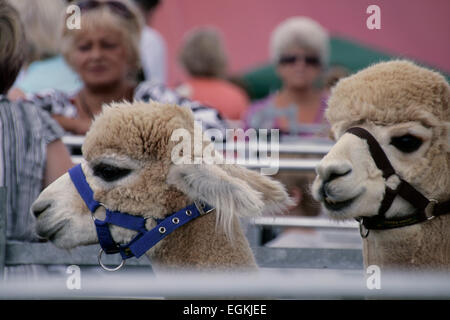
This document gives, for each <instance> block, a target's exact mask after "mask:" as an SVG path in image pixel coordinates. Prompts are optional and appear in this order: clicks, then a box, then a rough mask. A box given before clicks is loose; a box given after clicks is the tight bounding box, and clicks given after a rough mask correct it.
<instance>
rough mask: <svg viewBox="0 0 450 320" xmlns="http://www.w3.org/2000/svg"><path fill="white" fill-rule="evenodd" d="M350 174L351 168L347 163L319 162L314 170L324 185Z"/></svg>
mask: <svg viewBox="0 0 450 320" xmlns="http://www.w3.org/2000/svg"><path fill="white" fill-rule="evenodd" d="M351 172H352V166H351V164H350V163H348V162H339V163H329V162H321V163H319V165H318V166H317V168H316V173H317V175H318V176H319V177H320V178H321V179H322V181H323V184H324V185H325V184H327V183H329V182H331V181H333V180H335V179H337V178H340V177H343V176H346V175H348V174H350V173H351Z"/></svg>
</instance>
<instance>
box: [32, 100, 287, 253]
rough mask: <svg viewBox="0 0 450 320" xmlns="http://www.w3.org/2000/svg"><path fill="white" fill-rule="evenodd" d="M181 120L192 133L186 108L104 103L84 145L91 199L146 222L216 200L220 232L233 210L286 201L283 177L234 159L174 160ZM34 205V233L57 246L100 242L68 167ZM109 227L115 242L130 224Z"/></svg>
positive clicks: (247, 212) (127, 236) (128, 235)
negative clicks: (220, 162)
mask: <svg viewBox="0 0 450 320" xmlns="http://www.w3.org/2000/svg"><path fill="white" fill-rule="evenodd" d="M181 128H183V129H185V130H186V131H187V132H190V133H192V135H190V137H192V138H193V137H194V134H193V132H194V118H193V114H192V112H191V111H190V109H188V108H184V107H178V106H174V105H164V104H159V103H156V102H151V103H149V104H146V103H140V102H134V103H133V104H128V103H120V104H113V105H110V106H105V107H104V110H103V112H102V114H101V115H100V116H99V117H97V118H96V119H95V121H94V123H93V124H92V127H91V129H90V130H89V132H88V134H87V135H86V139H85V142H84V144H83V148H82V151H83V156H84V158H85V161H84V162H83V163H82V169H83V172H84V174H85V176H86V181H87V182H88V183H89V185H90V187H91V188H92V190H93V192H94V199H95V200H97V201H98V202H101V203H102V204H104V206H105V207H107V208H108V209H109V210H112V211H121V212H126V213H129V214H131V215H136V216H142V217H144V218H147V225H146V227H147V229H150V228H151V227H153V226H155V225H156V222H155V221H156V219H162V218H165V217H166V216H168V215H170V214H171V213H173V212H175V211H178V210H180V209H182V208H183V207H185V206H186V205H188V204H190V203H192V201H193V200H201V201H205V202H207V203H209V204H210V205H211V206H213V207H215V208H216V215H217V220H218V227H223V228H224V231H225V232H231V230H230V226H231V225H232V224H231V221H232V219H234V218H235V217H237V216H252V215H257V214H259V213H260V212H261V211H262V210H263V209H264V208H265V207H266V206H268V207H272V206H274V205H279V206H280V207H282V206H283V203H286V204H287V203H288V202H289V199H288V197H287V193H286V192H285V190H284V188H283V187H282V185H281V184H279V183H277V182H275V181H273V180H271V179H269V178H267V177H264V176H261V175H259V174H258V173H256V172H253V171H250V170H247V169H244V168H241V167H238V166H234V165H230V166H222V167H221V166H219V165H215V164H204V163H197V164H183V165H177V164H174V163H173V161H172V151H173V150H174V147H175V146H176V144H177V143H178V141H175V140H174V139H171V137H172V133H173V132H174V131H175V130H176V129H181ZM200 144H201V147H205V146H208V145H209V142H207V141H203V142H200ZM101 210H102V208H99V209H98V210H97V211H98V212H96V213H95V214H96V217H97V218H101V214H102V213H101V212H100V211H101ZM32 211H33V212H34V214H35V215H36V216H37V217H38V218H37V223H36V228H37V233H38V234H39V235H40V236H42V237H45V238H48V239H50V240H51V241H53V242H54V243H55V244H56V245H57V246H60V247H63V248H72V247H76V246H79V245H87V244H93V243H97V242H98V240H97V234H96V231H95V227H94V223H93V222H92V219H91V213H90V211H89V210H88V208H87V206H86V205H85V203H84V202H83V200H82V199H81V197H80V196H79V194H78V192H77V191H76V189H75V187H74V185H73V183H72V181H71V179H70V177H69V175H68V174H65V175H63V176H61V177H60V178H59V179H57V180H56V181H55V182H53V183H52V184H51V185H50V186H48V187H47V188H46V189H45V190H44V191H43V192H42V193H41V195H40V196H39V198H38V199H37V200H36V201H35V203H34V204H33V207H32ZM111 234H112V236H113V238H114V240H115V241H116V242H118V243H121V242H128V241H130V240H131V239H132V237H133V236H134V235H135V232H134V231H130V230H127V229H123V228H120V227H116V226H112V227H111ZM169 237H170V236H169Z"/></svg>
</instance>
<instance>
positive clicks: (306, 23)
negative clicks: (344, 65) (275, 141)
mask: <svg viewBox="0 0 450 320" xmlns="http://www.w3.org/2000/svg"><path fill="white" fill-rule="evenodd" d="M270 54H271V60H272V62H273V63H274V64H275V65H276V72H277V73H278V75H279V77H280V78H281V81H282V87H281V89H280V90H279V91H278V92H276V93H274V94H272V95H270V96H269V97H267V98H265V99H263V100H261V101H257V102H256V103H255V104H253V105H252V106H251V107H250V110H249V112H248V114H247V115H246V125H247V127H252V128H265V129H280V134H287V135H289V134H290V135H298V134H301V135H311V134H317V132H319V133H322V132H321V131H323V130H324V127H326V125H325V122H324V118H323V114H324V110H325V108H326V97H325V95H324V94H323V92H322V90H320V89H319V88H317V83H318V81H319V79H320V77H321V75H322V73H323V72H324V70H325V69H326V67H327V65H328V59H329V36H328V32H327V31H326V30H325V29H324V28H323V27H322V26H321V25H320V24H319V23H318V22H316V21H314V20H313V19H310V18H308V17H292V18H289V19H287V20H285V21H283V22H282V23H280V24H279V25H278V26H277V27H276V28H275V30H274V31H273V32H272V35H271V39H270Z"/></svg>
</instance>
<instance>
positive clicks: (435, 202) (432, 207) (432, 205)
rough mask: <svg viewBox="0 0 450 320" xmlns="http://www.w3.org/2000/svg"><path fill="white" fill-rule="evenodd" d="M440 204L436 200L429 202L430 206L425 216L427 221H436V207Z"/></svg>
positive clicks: (426, 209) (425, 210)
mask: <svg viewBox="0 0 450 320" xmlns="http://www.w3.org/2000/svg"><path fill="white" fill-rule="evenodd" d="M437 203H438V201H437V200H435V199H430V202H428V205H427V206H426V208H425V209H424V212H425V216H426V217H427V220H431V219H434V218H435V217H436V216H434V215H433V211H434V206H435V205H436V204H437Z"/></svg>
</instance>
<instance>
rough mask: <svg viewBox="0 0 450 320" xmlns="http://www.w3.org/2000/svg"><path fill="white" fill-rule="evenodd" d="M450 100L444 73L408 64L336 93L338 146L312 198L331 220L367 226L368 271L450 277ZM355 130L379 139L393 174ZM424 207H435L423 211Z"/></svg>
mask: <svg viewBox="0 0 450 320" xmlns="http://www.w3.org/2000/svg"><path fill="white" fill-rule="evenodd" d="M449 92H450V89H449V85H448V83H447V81H446V80H445V78H444V77H443V76H441V75H440V74H439V73H437V72H433V71H430V70H428V69H426V68H423V67H419V66H417V65H415V64H414V63H412V62H409V61H405V60H395V61H390V62H382V63H378V64H375V65H373V66H370V67H368V68H366V69H364V70H362V71H360V72H358V73H356V74H354V75H352V76H350V77H347V78H344V79H342V80H341V81H339V82H338V84H337V85H336V86H335V87H334V89H333V90H332V93H331V96H330V99H329V101H328V108H327V110H326V117H327V119H328V121H329V122H330V125H331V135H332V136H333V137H334V139H335V140H337V143H336V144H335V145H334V147H333V148H332V149H331V150H330V152H329V153H328V154H327V155H326V156H325V157H324V158H323V159H322V160H321V162H320V163H319V165H318V166H317V168H316V173H317V176H316V178H315V181H314V183H313V186H312V192H313V195H314V198H315V199H316V200H318V201H320V202H321V203H322V206H323V207H324V209H325V211H326V212H327V213H328V215H329V216H330V217H331V218H333V219H339V220H343V219H351V218H356V219H357V220H359V221H360V222H361V227H362V230H361V231H362V232H361V233H362V234H361V235H362V236H363V255H364V263H365V265H366V266H369V265H373V264H374V265H378V266H379V267H381V268H382V267H386V268H388V269H402V268H403V269H410V270H428V269H433V270H445V271H449V270H450V215H449V214H446V213H450V212H449V211H450V208H449V205H450V202H448V201H449V200H450V147H449V139H450V126H449V124H450V122H449V121H450V108H449ZM351 127H360V128H363V129H365V130H367V132H369V134H370V135H372V136H373V137H374V138H375V139H376V141H377V142H378V144H379V146H381V149H382V151H384V154H385V155H386V156H387V159H388V161H387V162H390V164H391V166H392V167H393V169H392V172H391V173H390V174H386V175H385V172H384V171H383V170H381V169H380V167H383V164H378V163H377V162H376V161H375V160H374V159H375V158H377V157H376V156H374V155H373V150H371V146H370V143H369V142H367V141H368V139H369V138H364V139H363V138H361V136H358V135H357V134H355V131H354V130H355V129H351V130H349V131H347V130H348V129H349V128H351ZM356 130H359V132H361V131H364V130H362V129H356ZM364 134H365V135H367V134H366V133H364ZM379 153H380V152H379ZM380 157H381V156H380ZM385 162H386V161H385ZM386 166H389V165H388V164H387V165H386ZM392 173H394V174H392ZM401 179H403V181H402V180H401ZM404 181H406V182H407V183H409V184H410V185H411V186H412V187H413V188H415V189H416V190H417V191H418V192H417V191H414V190H412V191H411V189H412V188H410V186H407V184H405V183H404ZM400 185H401V186H402V188H400V187H399V186H400ZM406 187H407V188H406ZM396 188H398V189H397V190H396ZM400 189H403V191H405V190H406V189H407V191H408V192H410V193H413V194H414V196H413V197H409V198H408V197H407V196H404V193H408V192H404V193H402V192H403V191H399V190H400ZM386 190H388V191H386ZM392 190H396V191H393V192H391V191H392ZM395 192H400V194H401V195H397V196H395ZM391 195H392V196H391ZM405 197H407V198H408V199H406V200H405V199H404V198H405ZM411 198H412V199H411ZM419 199H425V200H426V202H428V200H431V199H432V200H431V201H430V204H432V205H431V206H426V208H425V209H424V210H416V209H415V208H414V206H413V205H412V203H416V202H418V201H422V200H419ZM427 199H428V200H427ZM426 202H425V203H426ZM433 205H435V207H436V208H439V209H440V210H439V211H440V215H439V216H432V211H430V210H431V209H433ZM416 207H417V206H416ZM422 209H423V208H422ZM435 211H436V210H435ZM383 214H384V216H383ZM418 218H421V219H419V220H420V223H419V221H417V220H418ZM422 220H423V221H422ZM374 221H375V222H377V224H376V223H373V222H374ZM367 222H372V223H371V225H372V227H367ZM415 222H417V223H415Z"/></svg>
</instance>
